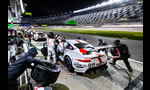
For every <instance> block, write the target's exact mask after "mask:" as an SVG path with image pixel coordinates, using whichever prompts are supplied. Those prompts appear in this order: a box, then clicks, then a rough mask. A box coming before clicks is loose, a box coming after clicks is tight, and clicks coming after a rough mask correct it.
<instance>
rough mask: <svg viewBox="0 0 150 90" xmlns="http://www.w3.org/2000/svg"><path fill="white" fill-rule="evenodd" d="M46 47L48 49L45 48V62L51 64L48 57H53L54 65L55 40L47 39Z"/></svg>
mask: <svg viewBox="0 0 150 90" xmlns="http://www.w3.org/2000/svg"><path fill="white" fill-rule="evenodd" d="M47 45H48V47H47V49H48V50H47V51H48V52H47V60H48V61H49V62H51V61H50V57H51V56H52V57H53V64H55V63H56V52H55V49H54V48H55V40H54V39H51V38H48V39H47Z"/></svg>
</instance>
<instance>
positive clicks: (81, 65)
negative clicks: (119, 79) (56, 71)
mask: <svg viewBox="0 0 150 90" xmlns="http://www.w3.org/2000/svg"><path fill="white" fill-rule="evenodd" d="M98 51H99V52H98ZM57 56H58V57H59V58H60V59H61V60H62V61H63V62H64V64H65V66H66V67H67V69H68V70H69V71H70V72H74V71H75V72H80V73H85V72H87V71H88V70H91V69H100V68H102V69H107V67H108V66H107V55H106V51H105V50H104V49H102V50H96V49H95V47H94V46H92V45H91V44H89V43H88V42H86V41H83V40H66V42H63V41H60V42H59V44H58V46H57Z"/></svg>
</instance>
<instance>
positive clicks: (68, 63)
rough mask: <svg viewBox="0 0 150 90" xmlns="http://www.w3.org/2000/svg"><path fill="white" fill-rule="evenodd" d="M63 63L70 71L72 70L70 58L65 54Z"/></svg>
mask: <svg viewBox="0 0 150 90" xmlns="http://www.w3.org/2000/svg"><path fill="white" fill-rule="evenodd" d="M64 63H65V66H66V67H67V69H68V70H69V71H70V72H74V68H73V67H72V60H71V58H70V57H69V56H65V58H64Z"/></svg>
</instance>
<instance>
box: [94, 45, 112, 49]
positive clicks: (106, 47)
mask: <svg viewBox="0 0 150 90" xmlns="http://www.w3.org/2000/svg"><path fill="white" fill-rule="evenodd" d="M111 47H114V45H106V46H98V47H95V50H102V49H109V48H111Z"/></svg>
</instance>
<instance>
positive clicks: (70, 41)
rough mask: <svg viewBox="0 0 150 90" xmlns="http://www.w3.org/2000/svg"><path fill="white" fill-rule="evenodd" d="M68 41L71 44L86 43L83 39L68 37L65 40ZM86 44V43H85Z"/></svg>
mask: <svg viewBox="0 0 150 90" xmlns="http://www.w3.org/2000/svg"><path fill="white" fill-rule="evenodd" d="M66 41H67V42H68V43H71V44H77V43H87V42H86V41H83V40H78V39H68V40H66ZM87 44H88V43H87Z"/></svg>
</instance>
